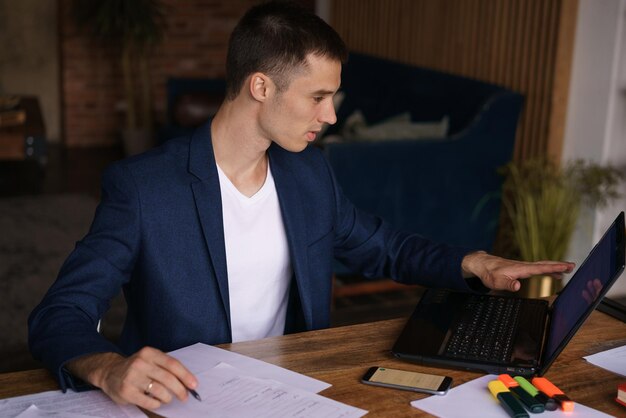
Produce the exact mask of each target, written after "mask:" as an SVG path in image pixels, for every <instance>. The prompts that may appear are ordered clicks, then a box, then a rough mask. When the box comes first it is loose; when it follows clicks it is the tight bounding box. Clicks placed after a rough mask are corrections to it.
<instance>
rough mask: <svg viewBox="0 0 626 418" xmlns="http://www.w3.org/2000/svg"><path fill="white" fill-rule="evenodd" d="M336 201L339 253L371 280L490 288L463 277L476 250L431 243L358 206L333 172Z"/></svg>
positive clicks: (445, 286) (464, 289) (338, 254)
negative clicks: (466, 263)
mask: <svg viewBox="0 0 626 418" xmlns="http://www.w3.org/2000/svg"><path fill="white" fill-rule="evenodd" d="M327 168H328V171H329V173H330V176H331V177H332V184H333V189H334V190H333V191H334V198H335V205H336V222H335V242H334V255H335V257H336V258H337V259H338V260H339V261H341V262H342V263H344V264H345V265H346V266H347V267H348V268H350V269H351V270H353V271H358V272H360V273H361V274H363V276H365V277H367V278H378V277H389V278H392V279H393V280H395V281H397V282H400V283H405V284H419V285H423V286H428V287H439V288H441V287H444V288H449V289H457V290H463V291H477V290H478V291H484V289H485V288H484V287H483V286H482V285H477V284H476V283H475V282H472V281H469V282H468V281H467V280H466V279H464V278H463V273H462V269H461V262H462V260H463V257H465V255H467V254H468V253H470V252H472V251H474V250H472V249H468V248H459V247H452V246H449V245H446V244H442V243H436V242H433V241H430V240H428V239H426V238H424V237H422V236H420V235H418V234H415V233H411V232H407V231H402V230H397V229H394V228H393V227H392V226H391V225H390V224H389V223H387V222H385V221H383V220H382V219H381V218H379V217H377V216H374V215H371V214H369V213H365V212H363V211H361V210H359V209H357V208H356V207H355V206H354V205H353V204H352V203H351V202H350V201H349V200H348V199H347V198H346V197H345V196H344V194H343V192H342V191H341V188H340V186H339V185H338V183H337V181H336V180H335V178H334V175H333V174H332V169H331V167H330V165H328V163H327Z"/></svg>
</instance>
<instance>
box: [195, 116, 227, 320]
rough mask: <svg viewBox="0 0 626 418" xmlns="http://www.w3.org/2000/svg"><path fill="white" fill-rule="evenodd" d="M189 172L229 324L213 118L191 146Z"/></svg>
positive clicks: (204, 126) (198, 132)
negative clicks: (212, 136) (212, 141)
mask: <svg viewBox="0 0 626 418" xmlns="http://www.w3.org/2000/svg"><path fill="white" fill-rule="evenodd" d="M189 172H190V173H192V174H193V175H195V176H196V177H198V180H197V181H195V182H194V183H192V184H191V187H192V189H193V196H194V199H195V202H196V209H197V211H198V217H199V218H200V224H201V225H202V231H203V233H204V240H205V242H206V245H207V248H208V250H209V255H210V258H211V262H212V264H213V270H214V274H215V277H216V279H217V283H218V286H219V290H220V297H221V300H222V304H223V305H224V311H225V312H226V318H227V319H228V329H229V332H230V330H231V325H230V303H229V294H228V275H227V270H226V250H225V244H224V224H223V216H222V198H221V193H220V183H219V178H218V175H217V167H216V165H215V156H214V155H213V145H212V143H211V121H209V122H208V123H206V124H205V125H203V126H202V127H200V128H198V129H197V130H196V131H195V132H194V134H193V136H192V138H191V143H190V146H189Z"/></svg>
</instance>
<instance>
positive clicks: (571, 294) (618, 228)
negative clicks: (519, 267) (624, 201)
mask: <svg viewBox="0 0 626 418" xmlns="http://www.w3.org/2000/svg"><path fill="white" fill-rule="evenodd" d="M623 266H624V214H623V212H622V213H621V214H620V215H619V216H618V217H617V219H616V220H615V222H614V223H613V225H611V227H610V228H609V230H608V231H607V232H606V233H605V234H604V236H603V237H602V239H601V240H600V242H598V244H597V245H596V246H595V247H594V249H593V250H592V251H591V253H590V254H589V255H588V256H587V259H586V260H585V261H584V263H583V264H582V265H581V266H580V267H579V268H578V270H577V271H576V273H575V274H574V275H573V276H572V278H571V279H570V281H569V282H568V283H567V286H565V288H564V289H563V290H562V291H561V293H560V294H559V297H558V298H557V299H556V300H555V301H554V303H553V305H552V313H551V318H550V328H549V331H548V341H547V344H546V348H545V352H544V355H543V358H544V359H545V361H544V362H542V363H543V364H542V366H543V367H542V368H543V369H544V370H546V368H547V367H548V366H549V365H550V363H552V361H553V360H554V359H555V358H556V356H557V355H558V354H559V353H560V352H561V350H562V349H563V347H565V344H567V343H568V342H569V340H570V339H571V338H572V337H573V334H574V333H575V332H576V331H577V329H578V327H579V326H580V325H581V324H582V321H584V320H585V318H586V317H587V316H588V315H589V314H590V313H591V311H592V310H593V309H594V308H595V306H596V305H597V304H598V303H599V298H601V297H602V296H604V294H605V293H606V291H607V290H608V287H610V286H611V285H612V284H613V282H614V280H615V279H617V277H616V276H617V275H618V274H619V273H621V271H622V269H623Z"/></svg>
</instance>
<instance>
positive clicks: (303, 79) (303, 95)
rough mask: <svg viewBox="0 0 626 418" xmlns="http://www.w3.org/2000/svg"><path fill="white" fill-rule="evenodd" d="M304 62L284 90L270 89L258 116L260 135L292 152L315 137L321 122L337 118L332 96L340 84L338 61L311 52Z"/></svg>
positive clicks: (320, 127)
mask: <svg viewBox="0 0 626 418" xmlns="http://www.w3.org/2000/svg"><path fill="white" fill-rule="evenodd" d="M307 61H308V65H307V66H306V67H305V68H303V69H302V70H300V71H298V72H296V73H295V74H294V75H292V77H291V82H290V83H289V86H288V88H287V89H286V90H284V91H282V92H278V91H274V92H273V94H272V95H271V97H269V98H268V101H267V102H265V103H264V105H263V108H262V110H261V112H260V117H259V121H260V128H261V130H262V132H263V135H264V136H266V137H267V138H268V139H270V140H271V141H273V142H275V143H277V144H278V145H280V146H281V147H282V148H284V149H286V150H288V151H293V152H300V151H302V150H304V149H305V148H306V146H307V145H308V144H309V143H310V142H312V141H313V140H315V138H316V136H317V134H318V133H319V131H320V129H322V125H323V124H324V123H329V124H331V125H332V124H334V123H335V122H336V121H337V117H336V115H335V109H334V107H333V100H332V98H333V95H334V94H335V93H336V92H337V89H339V85H340V83H341V63H340V62H339V61H336V60H332V59H328V58H326V57H319V56H316V55H311V54H310V55H309V56H308V57H307Z"/></svg>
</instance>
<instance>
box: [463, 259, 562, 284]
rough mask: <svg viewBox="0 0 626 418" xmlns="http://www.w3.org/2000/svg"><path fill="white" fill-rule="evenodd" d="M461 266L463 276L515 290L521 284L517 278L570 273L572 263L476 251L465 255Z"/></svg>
mask: <svg viewBox="0 0 626 418" xmlns="http://www.w3.org/2000/svg"><path fill="white" fill-rule="evenodd" d="M461 268H462V269H463V276H464V277H471V276H477V277H478V278H479V279H480V280H481V281H482V282H483V284H484V285H485V286H486V287H488V288H489V289H494V290H508V291H510V292H517V291H518V290H519V289H520V286H521V285H520V282H519V281H518V279H523V278H526V277H530V276H534V275H537V274H553V273H570V272H571V271H572V270H573V269H574V263H570V262H565V261H536V262H532V263H530V262H525V261H514V260H507V259H506V258H502V257H497V256H495V255H491V254H487V253H485V252H483V251H478V252H475V253H470V254H468V255H466V256H465V257H464V258H463V262H462V263H461Z"/></svg>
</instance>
